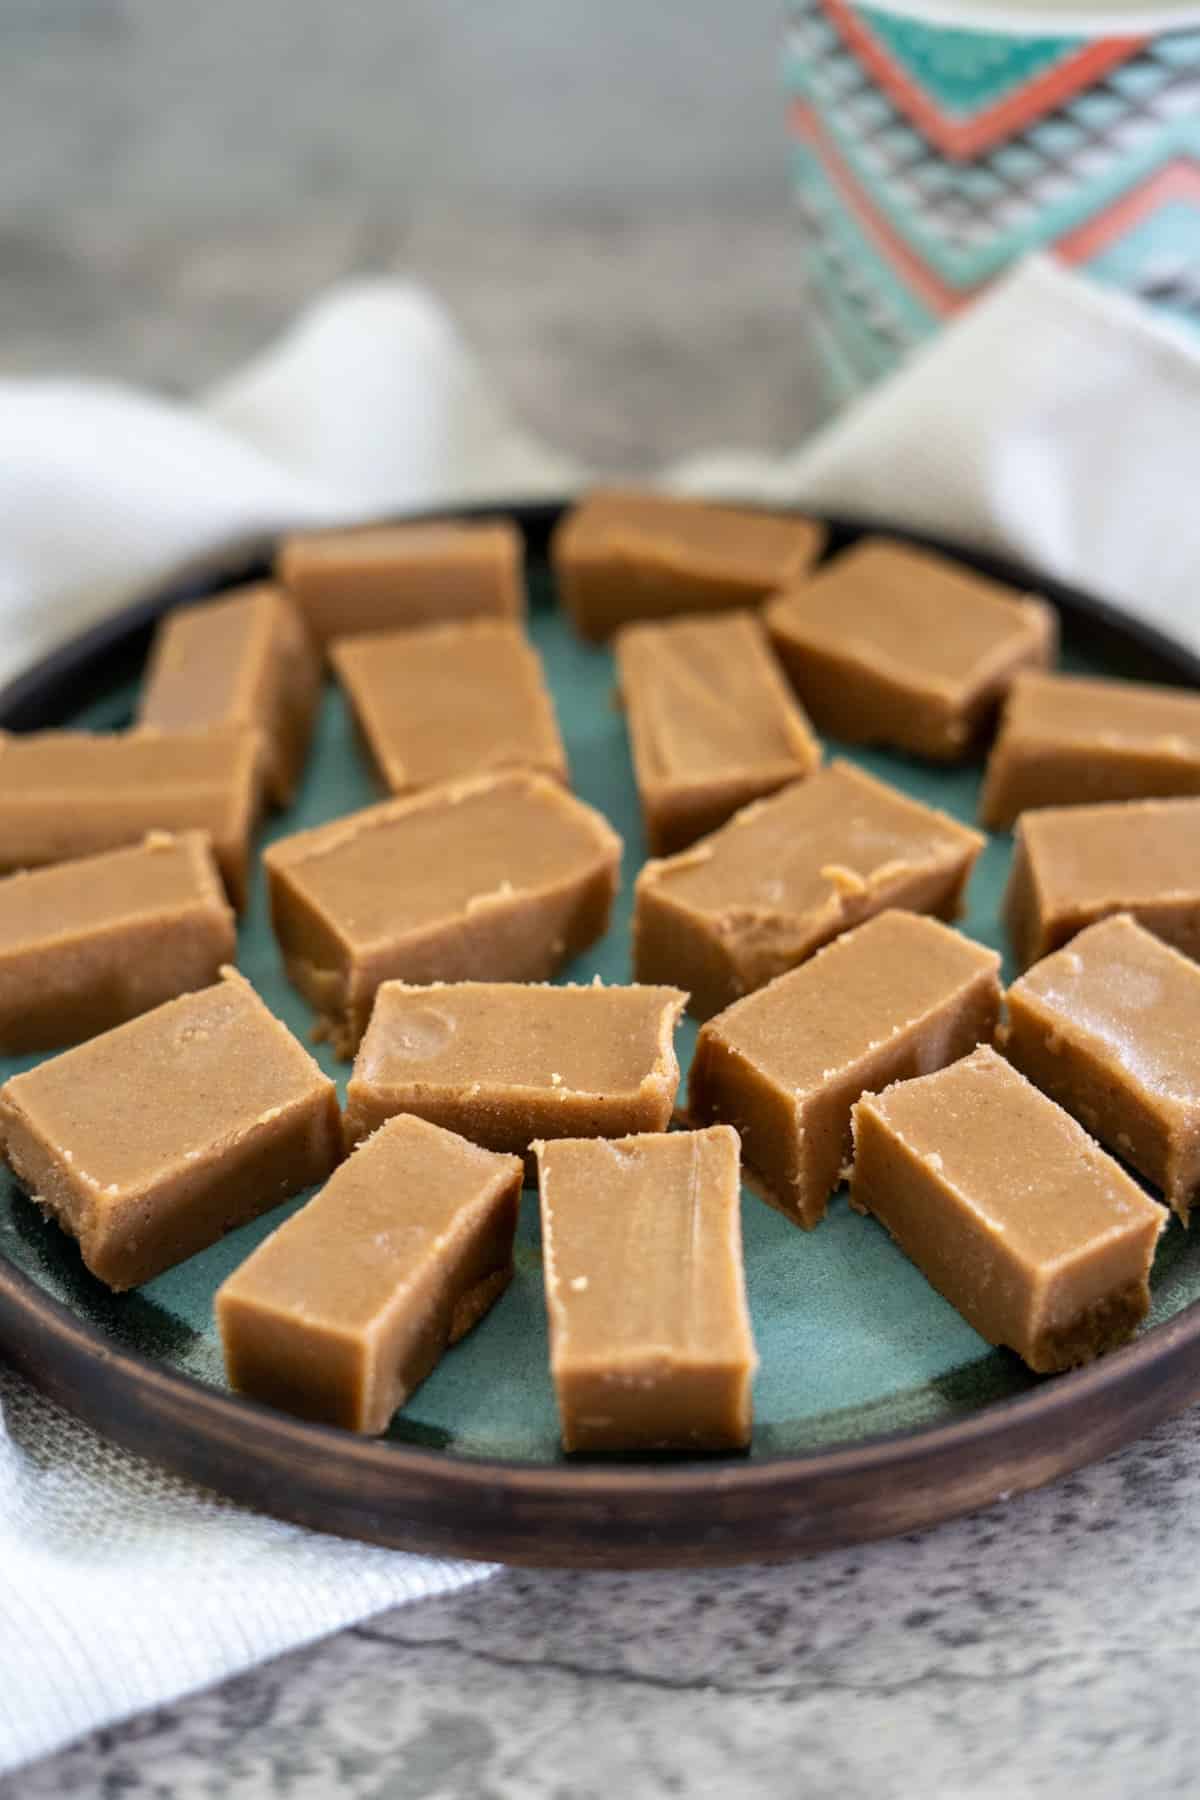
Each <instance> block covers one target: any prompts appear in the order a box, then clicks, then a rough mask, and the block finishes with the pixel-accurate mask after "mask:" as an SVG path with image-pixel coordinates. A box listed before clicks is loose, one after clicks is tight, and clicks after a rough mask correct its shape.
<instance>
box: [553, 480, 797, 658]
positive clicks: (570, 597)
mask: <svg viewBox="0 0 1200 1800" xmlns="http://www.w3.org/2000/svg"><path fill="white" fill-rule="evenodd" d="M824 542H825V528H824V526H823V525H818V524H817V523H816V522H815V521H814V520H812V519H802V518H797V517H795V516H786V515H783V514H779V513H774V514H772V513H766V512H756V511H754V510H753V509H751V508H749V507H734V506H713V505H711V504H710V503H709V502H707V501H703V500H684V499H679V498H676V497H675V496H672V495H669V494H655V493H651V492H649V491H640V492H639V491H627V490H624V489H619V488H600V489H597V490H596V491H595V492H593V493H590V494H587V495H585V497H584V498H583V500H582V501H581V502H580V504H579V505H578V506H576V507H575V509H574V510H573V511H572V512H571V513H569V514H568V515H567V517H566V518H565V519H564V520H563V522H562V524H561V525H560V526H559V527H558V529H557V530H556V532H555V533H554V538H553V541H552V543H551V556H552V559H553V563H554V572H555V576H556V578H557V581H558V591H559V594H560V596H561V598H562V603H563V605H564V607H565V608H566V610H567V612H568V613H569V614H570V616H571V619H572V622H573V623H574V626H575V629H576V631H578V632H579V633H580V634H581V636H583V637H586V638H593V639H601V638H607V637H611V635H612V633H613V632H614V631H615V630H616V629H617V627H618V626H619V625H625V624H627V623H628V622H629V621H630V620H631V619H660V618H664V617H666V616H667V615H668V614H670V613H691V612H719V611H721V610H723V609H725V608H727V607H731V606H755V605H757V604H758V602H759V601H761V600H764V599H765V598H766V596H767V595H768V594H769V593H771V592H773V590H774V589H775V588H778V587H784V586H786V584H787V583H788V582H789V581H795V580H797V579H798V578H799V577H800V576H801V575H804V574H805V573H806V572H807V571H808V569H809V568H810V567H811V566H812V564H813V563H814V562H815V561H816V559H817V557H818V556H819V555H820V552H821V548H822V546H823V544H824Z"/></svg>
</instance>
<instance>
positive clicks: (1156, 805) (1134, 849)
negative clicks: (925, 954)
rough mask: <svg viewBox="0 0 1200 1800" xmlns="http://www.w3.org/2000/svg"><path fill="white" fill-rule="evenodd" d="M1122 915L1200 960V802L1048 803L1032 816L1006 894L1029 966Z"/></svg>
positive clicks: (1022, 958)
mask: <svg viewBox="0 0 1200 1800" xmlns="http://www.w3.org/2000/svg"><path fill="white" fill-rule="evenodd" d="M1117 912H1128V913H1132V914H1133V916H1134V917H1135V918H1136V919H1138V920H1139V921H1140V922H1141V923H1142V924H1143V925H1144V926H1145V927H1146V928H1147V930H1148V931H1152V932H1154V934H1155V936H1156V937H1160V938H1163V939H1164V940H1165V941H1166V942H1167V943H1168V944H1174V945H1175V947H1176V949H1178V950H1182V951H1183V952H1184V953H1185V954H1186V955H1188V956H1195V957H1200V800H1125V801H1117V802H1116V803H1115V804H1114V805H1112V806H1069V807H1049V806H1048V807H1045V808H1043V809H1041V810H1039V811H1035V812H1029V813H1024V814H1023V815H1022V817H1021V819H1020V820H1019V821H1018V824H1017V834H1016V844H1015V849H1014V854H1013V860H1012V868H1011V870H1010V871H1009V877H1008V888H1007V891H1006V893H1005V897H1004V917H1005V921H1006V923H1007V925H1008V929H1009V934H1010V936H1011V938H1012V944H1013V949H1014V951H1015V952H1016V956H1017V961H1018V962H1019V964H1020V966H1021V967H1022V968H1027V967H1028V965H1029V964H1030V963H1031V962H1036V961H1037V960H1038V958H1039V957H1042V956H1046V955H1048V954H1049V952H1050V951H1051V950H1057V949H1058V947H1059V945H1060V944H1065V943H1066V942H1067V941H1068V939H1070V938H1072V937H1074V935H1075V933H1076V932H1077V931H1082V930H1083V928H1084V926H1085V925H1094V924H1095V922H1096V920H1097V919H1103V918H1107V916H1108V915H1109V914H1110V913H1117Z"/></svg>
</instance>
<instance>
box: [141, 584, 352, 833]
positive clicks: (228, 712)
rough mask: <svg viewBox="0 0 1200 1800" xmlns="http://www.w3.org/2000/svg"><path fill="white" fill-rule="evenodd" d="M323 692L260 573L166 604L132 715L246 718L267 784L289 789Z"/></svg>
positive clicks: (210, 721) (185, 720)
mask: <svg viewBox="0 0 1200 1800" xmlns="http://www.w3.org/2000/svg"><path fill="white" fill-rule="evenodd" d="M320 697H321V663H320V659H319V657H318V656H317V653H316V651H315V649H314V648H313V644H312V640H311V639H310V637H309V635H308V632H307V630H306V628H305V625H304V621H303V620H302V619H301V617H300V615H299V613H298V612H297V611H296V608H295V606H294V605H293V604H292V602H291V601H290V600H289V599H288V597H287V595H286V594H283V593H281V592H280V590H279V589H278V588H276V587H272V586H271V585H270V583H269V582H260V583H259V584H258V585H256V586H254V587H246V588H238V589H236V590H235V591H234V592H233V593H231V594H228V595H226V596H224V597H223V598H222V599H220V600H206V601H205V602H204V603H203V604H202V605H200V606H185V607H180V608H179V609H178V610H177V611H175V612H170V613H168V614H167V616H166V618H165V619H163V621H162V623H161V624H160V625H159V627H158V630H157V632H156V633H155V638H154V645H153V648H152V649H151V652H150V661H149V664H148V666H147V670H146V679H145V682H144V684H143V687H142V697H141V702H140V704H139V706H138V723H139V724H141V725H153V726H156V727H157V728H158V729H159V730H161V731H191V730H195V729H197V728H198V727H201V726H206V725H248V726H251V727H253V728H254V729H255V730H257V731H259V732H261V734H262V748H263V767H264V774H265V780H266V788H267V792H268V794H269V795H270V797H271V799H272V800H273V801H274V803H275V804H276V806H287V805H289V804H290V802H291V801H292V799H293V797H294V796H295V792H296V788H297V786H298V785H299V782H300V777H301V775H302V774H303V772H304V763H305V759H306V757H307V755H308V746H309V742H310V740H311V738H312V730H313V723H314V721H315V719H316V714H317V704H318V702H319V700H320Z"/></svg>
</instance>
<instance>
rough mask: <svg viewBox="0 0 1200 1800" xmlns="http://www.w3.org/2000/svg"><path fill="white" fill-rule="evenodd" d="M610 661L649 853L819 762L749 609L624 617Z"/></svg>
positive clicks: (689, 838) (694, 833)
mask: <svg viewBox="0 0 1200 1800" xmlns="http://www.w3.org/2000/svg"><path fill="white" fill-rule="evenodd" d="M617 669H618V673H619V677H620V686H621V698H622V701H623V702H624V706H625V712H626V716H627V718H628V721H629V739H630V744H631V746H632V749H633V768H634V774H635V776H636V778H637V787H638V796H639V798H640V800H641V804H642V820H643V823H644V825H645V828H646V842H647V844H648V845H649V847H650V850H651V852H652V854H653V855H655V856H666V855H669V854H670V852H671V851H673V850H682V849H684V848H685V846H686V845H688V844H691V843H694V842H695V840H696V839H697V838H698V837H702V836H703V835H704V834H705V832H708V831H715V830H716V828H717V826H718V825H723V824H724V823H725V821H726V819H728V818H729V817H730V816H731V815H732V814H733V813H735V812H737V810H738V808H739V807H742V806H747V805H748V804H749V803H750V801H751V800H758V799H760V798H761V797H762V796H763V795H764V794H773V793H775V792H776V791H777V790H778V789H779V788H781V787H785V786H786V785H787V783H788V782H789V781H795V780H797V779H798V778H799V777H800V776H802V775H810V774H811V773H812V771H813V770H814V769H815V768H816V767H817V765H818V764H819V763H820V761H821V746H820V745H819V744H818V742H817V740H816V738H815V737H814V736H813V733H812V728H811V726H810V725H809V723H808V720H807V719H806V718H805V716H804V714H803V713H802V712H801V710H800V708H799V707H798V706H797V705H796V703H795V701H794V700H793V699H792V697H791V695H790V694H789V692H788V687H787V683H786V682H785V681H784V679H783V677H782V675H781V674H780V672H779V667H778V664H777V663H776V661H775V659H774V657H773V656H772V655H771V651H770V648H769V646H768V644H767V639H766V634H765V632H764V631H763V628H762V626H761V625H760V624H759V622H758V620H757V619H756V618H754V617H753V616H752V615H751V614H750V613H740V612H738V613H725V614H722V615H720V616H718V617H716V618H699V619H695V618H683V619H670V620H668V621H667V622H666V624H662V625H627V626H626V627H625V628H624V629H623V630H622V631H621V633H620V635H619V637H618V638H617Z"/></svg>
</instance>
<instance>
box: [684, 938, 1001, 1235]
mask: <svg viewBox="0 0 1200 1800" xmlns="http://www.w3.org/2000/svg"><path fill="white" fill-rule="evenodd" d="M999 967H1000V958H999V957H998V956H997V954H996V952H995V951H994V950H985V949H984V948H983V946H982V945H980V944H975V943H972V942H971V940H970V939H969V938H965V937H962V936H961V935H960V934H959V933H958V932H957V931H952V930H951V929H950V927H949V926H948V925H941V924H939V923H938V922H937V920H936V919H926V918H919V917H917V915H916V914H914V913H904V912H886V913H880V914H879V915H878V916H877V917H876V918H874V919H869V920H868V921H867V923H866V924H865V925H860V926H858V927H857V929H856V930H854V931H848V932H846V933H845V934H844V935H843V936H842V937H839V938H835V939H834V940H833V942H832V943H831V944H827V945H826V946H825V948H824V949H823V950H818V951H817V954H816V955H815V956H814V957H812V958H810V960H809V961H808V962H806V963H801V965H800V967H799V968H798V969H792V970H790V971H789V973H788V974H786V975H780V976H779V978H778V979H777V980H775V981H772V982H769V983H768V985H767V986H766V987H764V988H760V989H759V990H758V992H757V993H754V994H748V995H747V996H746V998H745V999H744V1000H738V1001H736V1002H735V1003H734V1005H733V1006H731V1007H729V1008H728V1010H727V1011H725V1012H723V1013H719V1014H718V1015H717V1017H716V1018H715V1019H710V1020H709V1021H708V1023H707V1024H706V1025H705V1026H703V1028H702V1029H701V1032H700V1037H699V1041H698V1042H697V1045H696V1054H695V1057H694V1059H693V1061H692V1070H691V1076H690V1078H689V1084H688V1107H689V1111H690V1113H691V1116H692V1118H693V1119H694V1120H695V1121H696V1123H697V1124H701V1123H703V1124H707V1123H709V1122H710V1121H713V1120H718V1119H719V1120H721V1121H723V1122H724V1123H725V1124H727V1125H733V1126H735V1127H736V1128H737V1131H738V1133H739V1135H740V1137H741V1140H742V1154H743V1157H744V1159H745V1162H746V1166H747V1168H748V1169H749V1170H750V1172H751V1173H752V1175H754V1176H755V1177H756V1179H757V1182H758V1183H759V1184H761V1188H762V1191H763V1193H764V1197H765V1198H766V1199H768V1200H770V1201H771V1202H772V1204H773V1205H775V1206H777V1207H778V1208H779V1210H780V1211H781V1212H784V1213H786V1214H787V1216H788V1218H790V1219H794V1220H795V1222H796V1223H797V1224H798V1225H804V1226H806V1227H811V1226H813V1225H816V1224H819V1222H820V1221H821V1220H822V1219H823V1218H824V1217H825V1207H826V1203H827V1201H828V1199H829V1196H830V1194H831V1193H832V1192H833V1190H834V1188H835V1187H836V1186H837V1185H838V1182H839V1181H840V1180H841V1179H842V1178H843V1175H844V1173H845V1171H846V1169H847V1168H848V1166H849V1162H850V1148H851V1137H850V1109H851V1107H852V1106H853V1104H854V1102H855V1101H856V1100H857V1099H858V1098H859V1097H860V1095H862V1094H863V1093H865V1092H866V1091H867V1090H868V1089H876V1088H881V1087H885V1086H887V1085H888V1084H889V1083H890V1082H893V1081H903V1080H907V1079H908V1078H909V1077H910V1076H914V1075H928V1074H930V1073H931V1072H932V1070H934V1069H940V1068H942V1067H944V1065H945V1064H946V1063H950V1062H954V1061H955V1060H956V1059H957V1058H958V1057H960V1056H966V1055H967V1054H968V1053H969V1052H970V1051H972V1050H974V1048H975V1046H976V1044H978V1043H981V1042H990V1041H991V1038H992V1034H993V1032H994V1030H995V1028H996V1020H997V1018H998V1017H999V1012H1000V981H999V975H998V970H999Z"/></svg>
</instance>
